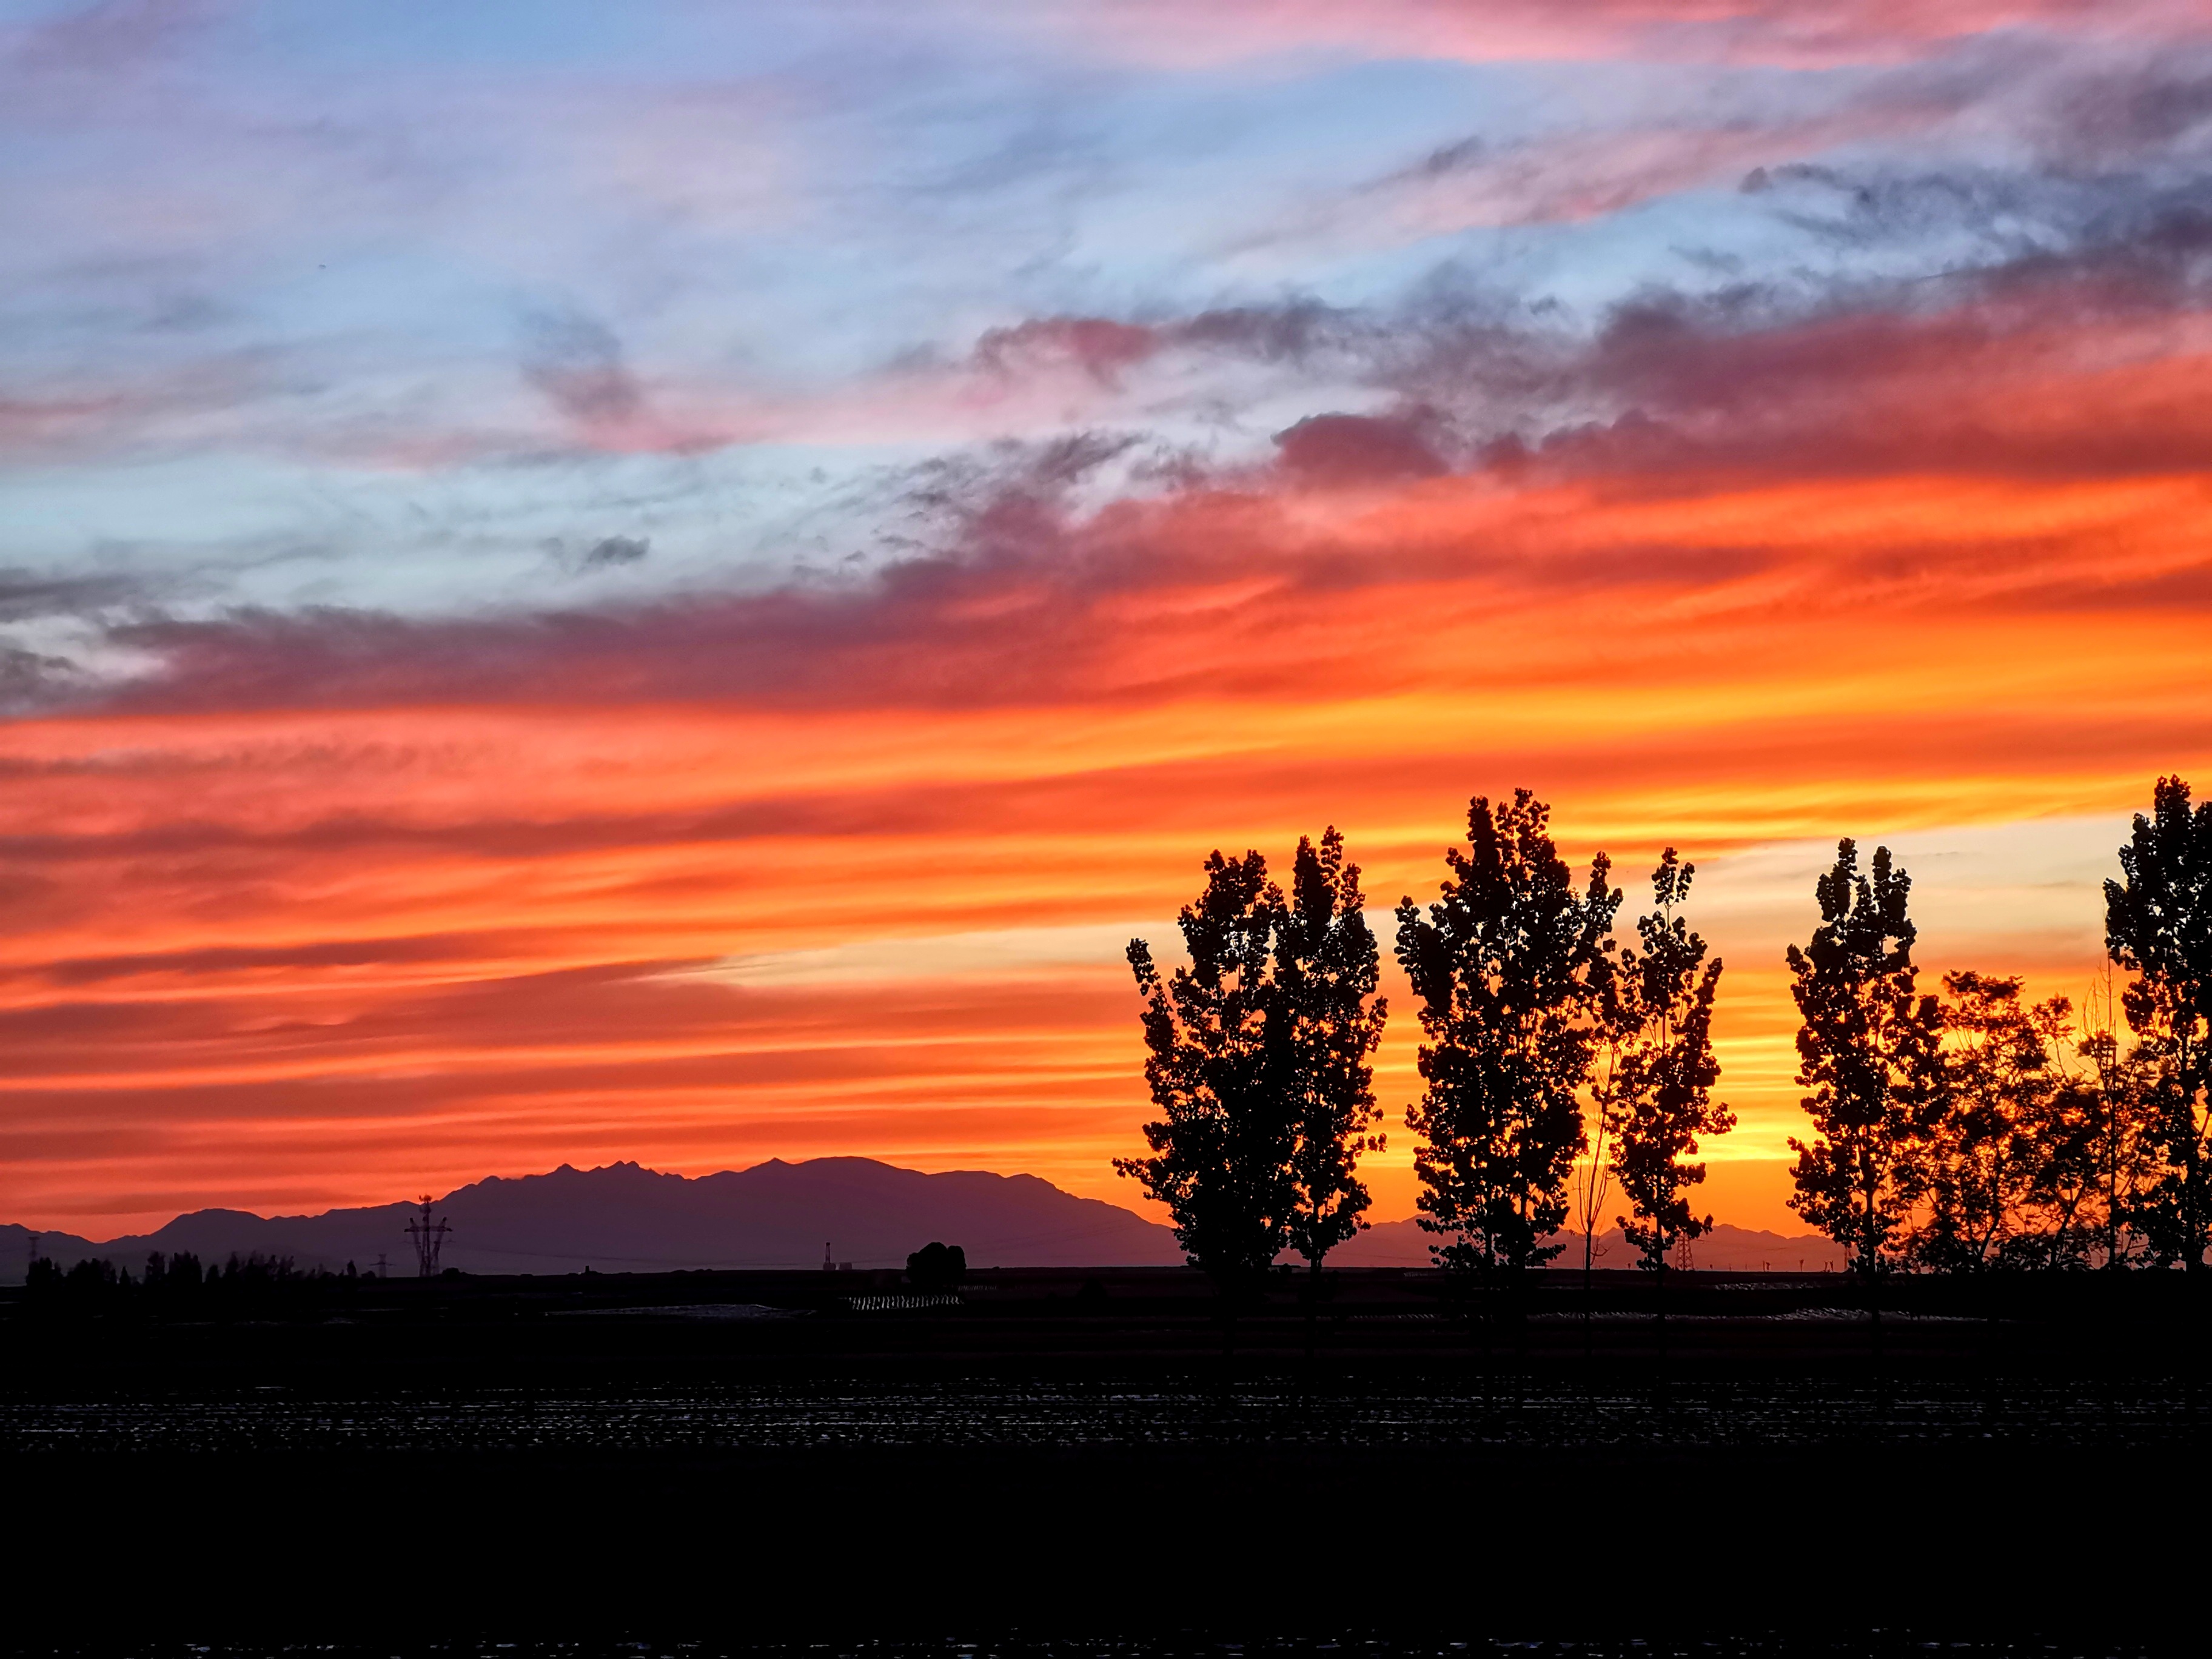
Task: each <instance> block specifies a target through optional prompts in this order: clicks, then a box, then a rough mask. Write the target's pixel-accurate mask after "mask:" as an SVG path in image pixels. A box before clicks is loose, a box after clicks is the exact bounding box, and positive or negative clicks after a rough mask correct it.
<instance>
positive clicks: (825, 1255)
mask: <svg viewBox="0 0 2212 1659" xmlns="http://www.w3.org/2000/svg"><path fill="white" fill-rule="evenodd" d="M822 1271H823V1273H850V1272H852V1271H853V1264H852V1263H851V1262H849V1261H831V1260H830V1259H829V1240H828V1239H826V1238H825V1239H823V1241H822Z"/></svg>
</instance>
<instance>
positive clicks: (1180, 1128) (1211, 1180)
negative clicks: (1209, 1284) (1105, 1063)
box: [1114, 851, 1297, 1302]
mask: <svg viewBox="0 0 2212 1659" xmlns="http://www.w3.org/2000/svg"><path fill="white" fill-rule="evenodd" d="M1283 908H1284V905H1283V896H1282V893H1281V891H1280V890H1279V889H1278V888H1277V887H1276V886H1275V885H1274V884H1273V883H1271V882H1270V881H1269V880H1268V879H1267V860H1265V859H1263V858H1262V857H1261V855H1260V854H1258V853H1256V852H1248V853H1246V854H1244V856H1243V858H1241V859H1234V858H1225V857H1224V856H1223V855H1222V854H1220V853H1219V852H1218V851H1216V852H1215V853H1213V854H1212V855H1211V856H1210V857H1208V858H1207V860H1206V890H1205V891H1204V892H1203V893H1202V894H1200V896H1199V900H1198V902H1197V903H1196V904H1191V905H1185V906H1184V907H1183V910H1182V915H1181V916H1180V917H1179V918H1178V919H1177V926H1178V927H1180V928H1181V930H1182V939H1183V948H1184V949H1185V950H1186V951H1188V953H1189V956H1190V966H1189V967H1188V968H1178V969H1176V971H1175V973H1174V975H1173V976H1172V977H1170V978H1168V979H1165V980H1163V979H1162V977H1161V975H1160V971H1159V969H1158V967H1157V966H1156V965H1155V964H1154V963H1153V961H1152V947H1151V946H1150V945H1146V943H1145V941H1144V940H1142V939H1131V940H1130V941H1129V966H1130V968H1131V969H1133V971H1134V973H1135V974H1136V976H1137V987H1138V989H1139V991H1140V992H1141V993H1142V994H1143V995H1144V998H1145V1010H1144V1015H1143V1019H1144V1028H1145V1047H1146V1049H1148V1050H1149V1051H1150V1053H1149V1057H1148V1058H1147V1059H1146V1061H1145V1081H1146V1084H1147V1085H1149V1086H1150V1088H1151V1090H1152V1103H1153V1104H1154V1105H1155V1106H1157V1107H1158V1109H1159V1110H1160V1114H1161V1115H1160V1116H1159V1117H1158V1118H1157V1119H1156V1120H1154V1121H1152V1122H1150V1123H1147V1124H1146V1125H1145V1140H1146V1144H1147V1145H1148V1146H1151V1147H1152V1154H1153V1155H1152V1157H1150V1158H1116V1159H1115V1160H1114V1167H1115V1169H1116V1170H1119V1171H1120V1172H1121V1174H1122V1175H1124V1176H1129V1177H1131V1178H1133V1180H1135V1181H1137V1182H1139V1183H1140V1184H1141V1185H1142V1186H1143V1188H1144V1189H1145V1192H1146V1194H1147V1195H1148V1196H1150V1197H1152V1198H1153V1199H1156V1200H1158V1201H1159V1202H1160V1203H1162V1204H1164V1205H1165V1206H1167V1208H1168V1213H1169V1217H1170V1222H1171V1224H1172V1225H1173V1226H1174V1229H1175V1235H1176V1243H1179V1244H1181V1245H1182V1248H1183V1251H1184V1253H1185V1255H1187V1256H1188V1259H1189V1261H1190V1264H1191V1266H1193V1267H1197V1268H1200V1270H1202V1271H1203V1272H1204V1273H1206V1274H1207V1276H1208V1277H1210V1278H1211V1279H1213V1281H1214V1283H1215V1284H1216V1285H1218V1286H1219V1287H1220V1288H1221V1290H1222V1291H1223V1293H1224V1294H1225V1295H1226V1296H1228V1297H1230V1298H1231V1301H1232V1302H1233V1301H1234V1300H1235V1299H1236V1297H1237V1296H1239V1295H1241V1294H1242V1293H1243V1292H1244V1291H1248V1290H1249V1288H1250V1287H1251V1286H1252V1285H1254V1284H1255V1282H1256V1281H1257V1280H1258V1279H1260V1278H1261V1276H1262V1275H1264V1274H1265V1273H1267V1268H1268V1267H1269V1266H1270V1264H1272V1263H1273V1261H1274V1259H1275V1257H1276V1255H1278V1254H1279V1252H1280V1251H1281V1249H1282V1248H1283V1246H1284V1243H1285V1241H1286V1240H1287V1238H1288V1237H1289V1231H1290V1224H1291V1214H1292V1213H1293V1212H1294V1211H1295V1210H1296V1209H1297V1188H1296V1185H1295V1184H1294V1182H1293V1181H1292V1178H1291V1153H1292V1152H1293V1150H1294V1149H1295V1147H1296V1145H1297V1120H1296V1117H1295V1115H1294V1114H1293V1112H1292V1110H1291V1100H1290V1088H1289V1082H1290V1079H1289V1076H1288V1072H1289V1064H1288V1062H1289V1058H1290V1054H1289V1049H1290V1045H1289V1044H1288V1043H1287V1042H1285V1041H1284V1037H1285V1027H1284V1024H1282V1023H1280V1022H1277V1021H1274V1020H1272V1019H1271V1018H1269V1016H1270V1014H1271V1013H1272V1012H1273V1005H1274V1004H1275V1002H1276V1000H1277V999H1276V995H1275V979H1274V972H1273V968H1274V945H1275V934H1276V930H1277V928H1278V927H1279V925H1280V922H1281V918H1282V913H1283Z"/></svg>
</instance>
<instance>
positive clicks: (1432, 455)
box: [1275, 415, 1451, 484]
mask: <svg viewBox="0 0 2212 1659" xmlns="http://www.w3.org/2000/svg"><path fill="white" fill-rule="evenodd" d="M1427 424H1428V422H1425V421H1423V420H1420V419H1418V418H1414V419H1406V418H1397V419H1390V418H1381V417H1376V416H1366V415H1310V416H1307V417H1306V418H1305V419H1304V420H1303V421H1300V422H1297V424H1296V425H1295V426H1291V427H1289V428H1285V430H1283V431H1281V432H1278V433H1277V434H1276V435H1275V447H1276V448H1277V450H1278V451H1279V452H1280V455H1281V459H1282V465H1283V467H1284V470H1285V471H1288V472H1291V473H1292V474H1294V475H1295V476H1297V477H1300V478H1304V479H1307V480H1310V481H1311V482H1314V483H1324V484H1359V483H1388V482H1390V481H1392V480H1395V479H1401V478H1433V477H1438V476H1440V475H1441V474H1443V473H1445V472H1449V471H1450V470H1451V469H1450V468H1449V467H1448V466H1447V465H1444V463H1443V460H1442V459H1439V458H1438V457H1437V453H1436V451H1435V450H1433V449H1432V448H1431V447H1429V441H1428V438H1427V436H1426V435H1425V432H1424V429H1423V428H1425V426H1426V425H1427Z"/></svg>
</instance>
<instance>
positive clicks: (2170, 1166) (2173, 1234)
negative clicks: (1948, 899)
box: [2105, 777, 2212, 1273]
mask: <svg viewBox="0 0 2212 1659" xmlns="http://www.w3.org/2000/svg"><path fill="white" fill-rule="evenodd" d="M2120 873H2121V876H2122V878H2123V879H2121V880H2119V881H2107V882H2106V884H2105V947H2106V951H2109V952H2110V954H2111V956H2112V960H2113V961H2114V962H2115V963H2118V965H2119V966H2120V967H2121V968H2123V969H2126V970H2127V971H2128V972H2130V973H2132V974H2133V975H2136V978H2135V980H2134V981H2133V982H2132V983H2131V984H2130V985H2129V986H2128V987H2127V988H2126V990H2125V991H2124V992H2123V993H2122V995H2121V1006H2123V1007H2124V1009H2125V1010H2126V1012H2127V1020H2128V1028H2129V1029H2130V1030H2132V1031H2133V1032H2134V1033H2135V1034H2136V1038H2137V1039H2138V1041H2137V1044H2136V1057H2137V1059H2138V1060H2140V1061H2141V1062H2142V1064H2143V1065H2144V1066H2145V1067H2146V1069H2147V1070H2148V1073H2149V1076H2150V1080H2151V1088H2152V1091H2153V1108H2154V1120H2153V1121H2154V1134H2155V1136H2156V1138H2157V1139H2158V1140H2159V1142H2160V1146H2161V1150H2162V1151H2163V1152H2164V1155H2165V1162H2166V1171H2165V1173H2164V1174H2163V1175H2162V1176H2160V1178H2159V1179H2158V1180H2156V1181H2155V1182H2153V1183H2152V1184H2151V1185H2150V1186H2149V1188H2148V1191H2146V1192H2144V1193H2142V1194H2141V1195H2140V1196H2139V1197H2138V1199H2137V1200H2136V1206H2135V1210H2134V1213H2133V1215H2132V1216H2131V1218H2130V1219H2131V1221H2132V1223H2133V1225H2134V1227H2135V1229H2136V1231H2138V1232H2139V1233H2141V1234H2142V1237H2143V1238H2144V1240H2145V1241H2146V1243H2148V1246H2149V1248H2150V1251H2151V1254H2152V1255H2153V1256H2154V1258H2155V1259H2156V1260H2158V1261H2160V1262H2162V1263H2168V1264H2170V1263H2172V1262H2175V1261H2179V1262H2180V1263H2181V1264H2182V1265H2183V1266H2184V1267H2185V1268H2187V1269H2188V1271H2190V1272H2191V1273H2201V1272H2203V1268H2204V1250H2205V1246H2206V1243H2207V1242H2208V1240H2207V1232H2208V1229H2212V1190H2208V1188H2212V1148H2208V1146H2207V1144H2206V1143H2207V1137H2208V1136H2209V1135H2212V1099H2208V1095H2212V800H2208V801H2205V802H2204V803H2203V804H2202V805H2199V806H2197V808H2196V809H2195V811H2191V808H2190V804H2189V786H2188V785H2187V784H2186V783H2185V782H2183V781H2182V780H2181V779H2179V777H2171V778H2160V780H2159V781H2158V783H2157V785H2156V787H2155V788H2154V791H2153V795H2152V807H2151V811H2150V815H2149V816H2148V817H2145V816H2144V815H2142V813H2140V812H2139V813H2137V814H2136V820H2135V827H2134V833H2133V835H2132V836H2130V839H2129V842H2128V844H2127V845H2126V846H2124V847H2123V848H2120Z"/></svg>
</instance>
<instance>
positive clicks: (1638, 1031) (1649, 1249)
mask: <svg viewBox="0 0 2212 1659" xmlns="http://www.w3.org/2000/svg"><path fill="white" fill-rule="evenodd" d="M1696 873H1697V866H1695V865H1692V864H1684V863H1683V862H1682V861H1681V860H1680V857H1679V856H1678V855H1677V854H1676V853H1675V851H1674V848H1671V847H1669V848H1668V849H1667V850H1666V852H1665V853H1664V854H1662V855H1661V857H1660V860H1659V867H1658V868H1657V869H1656V870H1654V871H1653V872H1651V898H1652V903H1653V906H1654V908H1653V909H1652V911H1651V914H1650V915H1644V916H1639V917H1638V918H1637V921H1636V933H1637V939H1638V945H1632V946H1631V947H1630V948H1629V949H1627V950H1626V951H1622V953H1621V958H1620V969H1619V971H1618V972H1617V973H1616V974H1615V975H1614V985H1615V994H1614V998H1613V1021H1614V1030H1615V1033H1616V1038H1615V1041H1616V1044H1617V1052H1616V1055H1615V1058H1614V1061H1613V1067H1612V1070H1611V1073H1610V1075H1609V1076H1608V1078H1607V1085H1606V1087H1605V1089H1604V1091H1603V1092H1602V1095H1601V1109H1603V1110H1604V1111H1605V1112H1606V1114H1607V1116H1608V1118H1609V1119H1610V1121H1611V1122H1612V1126H1613V1175H1614V1177H1615V1178H1616V1179H1617V1180H1618V1181H1619V1182H1620V1190H1621V1194H1622V1195H1623V1196H1624V1197H1626V1199H1627V1200H1628V1202H1629V1206H1630V1208H1631V1210H1632V1212H1633V1213H1632V1214H1631V1215H1626V1216H1622V1217H1620V1231H1621V1234H1622V1236H1623V1237H1626V1239H1627V1241H1628V1243H1629V1244H1630V1245H1631V1247H1632V1248H1633V1249H1635V1250H1636V1251H1637V1253H1638V1255H1639V1257H1640V1258H1641V1259H1640V1260H1639V1261H1638V1263H1637V1265H1638V1267H1643V1268H1644V1269H1646V1270H1647V1271H1649V1272H1651V1273H1659V1274H1663V1273H1665V1271H1666V1268H1667V1257H1668V1254H1669V1253H1670V1252H1671V1251H1672V1250H1673V1249H1674V1246H1675V1245H1676V1244H1677V1243H1680V1241H1681V1240H1683V1239H1686V1238H1688V1239H1694V1238H1698V1237H1702V1236H1703V1235H1705V1233H1707V1232H1709V1231H1711V1229H1712V1225H1713V1218H1711V1216H1705V1217H1699V1216H1698V1215H1696V1214H1694V1213H1692V1211H1691V1208H1690V1200H1689V1197H1688V1189H1689V1188H1692V1187H1694V1186H1697V1185H1698V1184H1699V1182H1703V1181H1704V1180H1705V1165H1704V1164H1691V1163H1687V1162H1686V1161H1685V1160H1686V1158H1689V1157H1690V1156H1691V1155H1692V1154H1693V1153H1695V1152H1697V1150H1698V1138H1699V1136H1701V1135H1717V1134H1725V1133H1728V1131H1729V1130H1730V1129H1732V1128H1734V1127H1735V1113H1733V1112H1731V1111H1730V1110H1729V1109H1728V1107H1727V1105H1726V1104H1725V1103H1721V1102H1718V1101H1716V1100H1715V1099H1714V1098H1713V1085H1714V1084H1716V1083H1717V1082H1718V1081H1719V1080H1720V1074H1721V1067H1720V1061H1719V1060H1717V1058H1716V1057H1715V1056H1714V1054H1713V1041H1712V1031H1713V1000H1714V998H1715V996H1716V995H1717V994H1718V992H1719V990H1720V982H1721V963H1720V959H1719V958H1718V957H1715V958H1713V959H1712V960H1711V961H1710V962H1708V961H1706V960H1705V940H1704V939H1701V938H1699V936H1698V935H1697V934H1695V933H1692V932H1691V931H1690V928H1689V924H1688V923H1687V922H1686V921H1685V920H1684V919H1683V918H1682V917H1680V916H1679V915H1676V914H1675V909H1676V907H1677V906H1679V905H1680V904H1681V903H1682V902H1683V901H1684V900H1685V899H1686V898H1687V897H1688V896H1689V892H1690V879H1691V878H1692V876H1694V875H1695V874H1696ZM1663 1282H1664V1281H1663V1279H1662V1283H1663Z"/></svg>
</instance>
